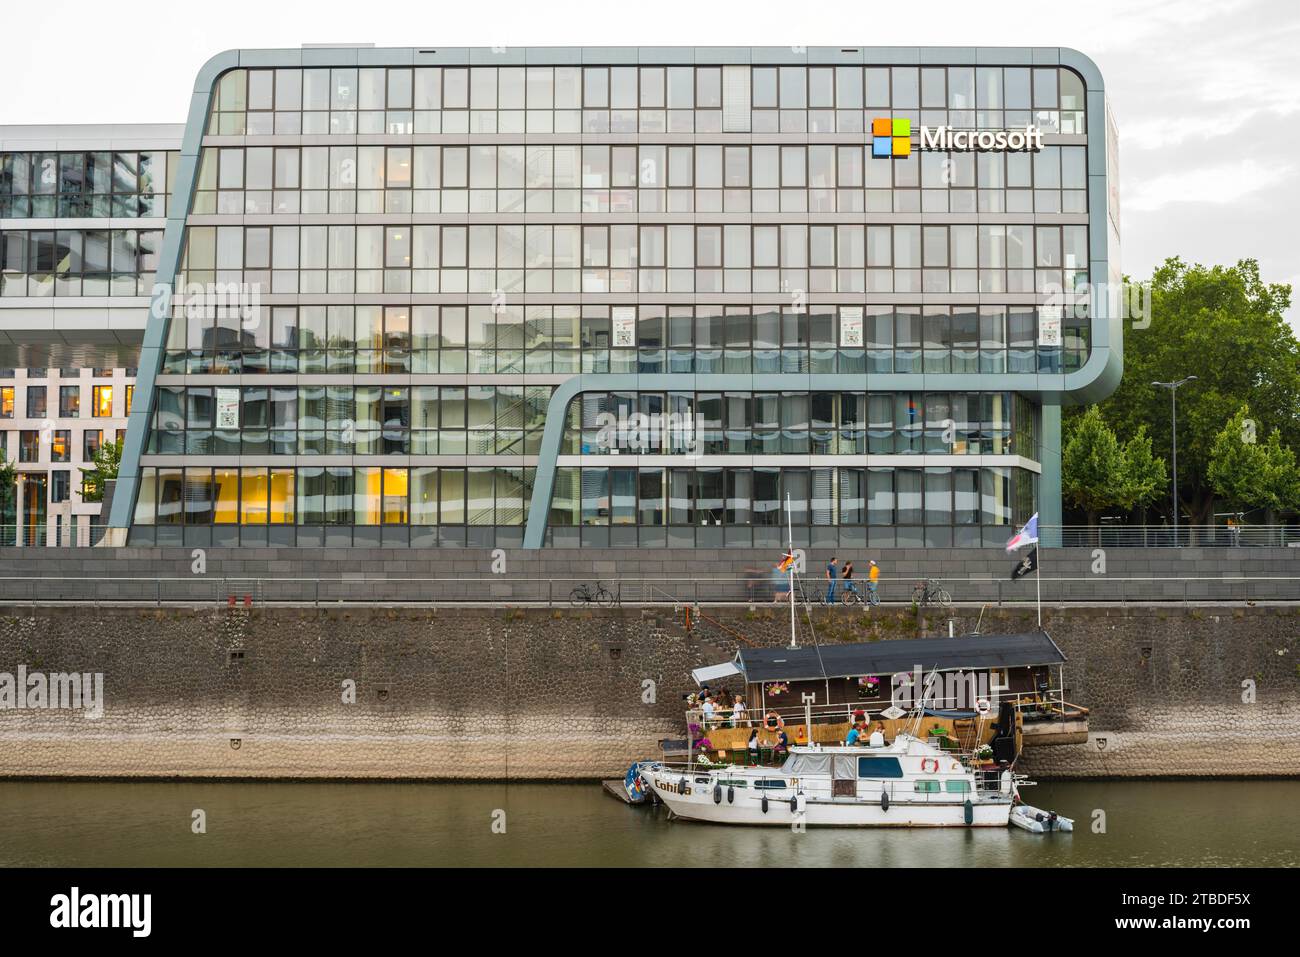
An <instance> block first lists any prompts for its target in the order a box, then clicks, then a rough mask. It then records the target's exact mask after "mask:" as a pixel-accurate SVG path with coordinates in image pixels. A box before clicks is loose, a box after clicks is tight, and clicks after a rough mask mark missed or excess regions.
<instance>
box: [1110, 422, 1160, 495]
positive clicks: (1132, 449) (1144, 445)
mask: <svg viewBox="0 0 1300 957" xmlns="http://www.w3.org/2000/svg"><path fill="white" fill-rule="evenodd" d="M1168 486H1169V472H1168V470H1167V469H1166V468H1165V460H1164V459H1162V458H1158V457H1157V456H1156V454H1155V452H1153V451H1152V449H1151V436H1150V435H1148V434H1147V427H1146V426H1145V425H1139V426H1138V430H1137V434H1136V435H1134V436H1133V438H1131V439H1129V440H1128V441H1127V442H1125V443H1124V487H1123V494H1122V495H1121V496H1120V500H1119V502H1118V504H1119V505H1120V506H1122V507H1123V508H1126V509H1134V508H1141V507H1142V506H1144V505H1150V504H1151V503H1152V502H1154V501H1155V500H1156V499H1158V498H1159V497H1160V496H1161V495H1162V494H1163V493H1164V491H1165V489H1166V488H1168Z"/></svg>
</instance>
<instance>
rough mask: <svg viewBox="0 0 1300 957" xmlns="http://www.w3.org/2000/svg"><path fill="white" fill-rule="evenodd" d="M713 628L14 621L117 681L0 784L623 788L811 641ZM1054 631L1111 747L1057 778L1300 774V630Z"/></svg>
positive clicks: (210, 613)
mask: <svg viewBox="0 0 1300 957" xmlns="http://www.w3.org/2000/svg"><path fill="white" fill-rule="evenodd" d="M709 615H710V617H711V618H712V619H713V621H709V620H703V621H697V625H696V627H695V628H694V629H693V631H692V632H690V633H689V634H688V633H687V632H686V630H685V629H684V627H683V620H682V617H681V616H680V615H678V614H674V612H673V610H672V609H671V608H655V609H649V608H644V609H634V608H620V609H611V610H574V609H545V608H529V609H505V608H439V609H428V608H405V607H404V608H387V609H386V608H373V607H372V608H344V609H328V610H324V609H315V608H259V607H254V608H253V609H251V610H245V609H243V608H242V607H238V608H236V609H233V610H232V609H229V608H226V607H224V606H222V607H205V608H163V609H138V608H109V607H101V608H95V607H93V606H66V607H52V608H49V607H47V608H40V607H37V608H35V609H32V608H30V607H22V606H0V673H10V674H15V673H16V671H17V668H18V666H19V665H24V666H25V667H26V668H27V670H28V672H41V673H47V674H48V673H52V672H73V671H75V672H79V673H94V672H102V673H103V675H104V713H103V716H102V717H101V718H99V719H90V718H87V717H85V716H84V715H83V713H81V712H80V711H71V710H33V709H0V776H38V777H40V776H52V777H61V776H90V777H163V778H167V777H228V778H337V779H354V778H355V779H363V778H386V779H402V778H412V779H417V778H440V779H459V778H465V779H471V778H476V779H511V780H542V779H563V778H593V777H609V776H614V775H621V774H622V772H623V771H624V770H625V769H626V767H627V766H628V764H629V763H631V762H632V761H633V760H636V759H640V758H646V757H652V756H655V755H656V753H657V742H658V741H659V739H660V738H663V737H668V736H678V735H680V734H681V733H682V730H683V729H682V723H683V706H682V696H683V695H684V694H685V693H687V692H688V691H689V690H691V689H692V688H693V683H692V681H691V679H690V675H689V672H690V670H691V669H692V668H695V667H699V666H700V665H705V664H716V663H719V662H721V661H725V660H727V659H728V658H730V657H731V656H732V655H733V654H734V652H735V649H736V647H737V638H736V637H735V635H737V634H739V635H741V636H744V638H745V639H746V640H748V641H751V642H753V643H756V644H761V645H774V644H780V643H784V642H786V641H788V639H789V618H788V615H787V614H786V613H785V611H784V609H781V608H773V607H762V606H758V607H755V608H754V609H752V610H751V609H746V608H744V607H737V608H725V609H716V610H713V611H710V612H709ZM956 615H957V617H955V618H954V621H953V629H954V631H955V632H956V633H958V634H961V633H964V632H968V631H971V630H973V629H974V627H975V625H976V621H977V620H978V621H979V627H980V630H981V631H982V632H983V633H985V634H993V633H998V632H1009V631H1023V630H1026V629H1030V628H1033V627H1034V619H1033V610H1032V609H1017V610H1006V609H1004V610H997V609H990V610H986V611H985V612H984V614H983V617H982V619H977V616H978V615H979V610H978V609H968V610H962V611H959V612H957V613H956ZM715 621H716V622H718V623H720V624H721V625H722V626H725V627H719V625H718V624H715V623H714V622H715ZM1044 625H1045V627H1046V628H1047V629H1048V631H1049V633H1050V634H1051V635H1052V636H1053V638H1054V639H1055V640H1056V642H1057V643H1058V644H1059V645H1060V646H1061V648H1062V650H1063V651H1064V652H1065V654H1066V655H1067V656H1068V658H1069V662H1068V664H1067V665H1066V671H1065V689H1066V695H1067V698H1068V700H1070V701H1072V702H1074V703H1077V704H1081V705H1085V706H1087V707H1089V708H1091V709H1092V714H1091V718H1090V722H1091V723H1090V736H1089V741H1088V743H1087V744H1079V745H1066V746H1055V747H1036V748H1032V749H1028V750H1027V751H1026V755H1025V759H1024V762H1023V763H1024V768H1025V770H1027V771H1029V772H1030V773H1032V774H1034V775H1035V776H1036V777H1042V778H1047V777H1066V776H1086V777H1120V776H1134V775H1138V776H1148V775H1151V776H1177V775H1196V776H1202V775H1204V776H1215V775H1294V774H1297V773H1300V667H1298V666H1300V643H1298V642H1297V637H1300V611H1297V610H1296V609H1293V608H1291V607H1288V606H1278V607H1263V606H1258V607H1223V608H1193V609H1187V610H1184V609H1167V608H1150V607H1148V608H1141V607H1130V608H1123V607H1113V608H1083V607H1070V608H1065V609H1052V608H1049V609H1047V610H1046V617H1045V621H1044ZM947 630H948V622H947V619H945V618H942V617H933V616H932V617H929V618H925V619H921V620H918V619H917V618H916V617H915V616H914V615H913V614H912V613H911V612H910V611H908V610H885V611H881V610H879V609H876V610H873V611H865V612H864V611H858V610H850V609H844V608H836V609H820V610H818V611H816V612H814V613H813V614H812V616H811V632H810V630H809V621H808V619H807V618H804V619H802V620H801V624H800V631H801V641H803V642H805V643H806V642H808V641H810V640H811V639H812V634H813V633H815V635H816V640H817V641H819V642H822V643H828V644H829V643H837V642H841V641H864V640H895V641H897V640H907V639H909V638H913V637H918V636H920V635H935V634H946V633H947ZM970 640H972V641H978V640H980V639H979V638H978V637H972V638H971V639H970ZM2 680H3V679H2V678H0V681H2ZM1244 682H1248V683H1249V685H1248V686H1246V685H1243V683H1244ZM350 691H352V692H354V697H351V700H349V698H350V694H349V692H350ZM1247 691H1250V692H1253V696H1254V697H1253V701H1248V700H1244V699H1245V698H1249V697H1250V695H1249V694H1247V693H1246V692H1247Z"/></svg>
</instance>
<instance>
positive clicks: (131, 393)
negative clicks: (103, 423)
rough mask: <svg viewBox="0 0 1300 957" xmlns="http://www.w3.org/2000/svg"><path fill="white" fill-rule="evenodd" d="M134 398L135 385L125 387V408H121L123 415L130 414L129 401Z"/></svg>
mask: <svg viewBox="0 0 1300 957" xmlns="http://www.w3.org/2000/svg"><path fill="white" fill-rule="evenodd" d="M134 398H135V386H133V385H129V386H127V387H126V408H125V409H123V410H122V414H123V415H130V414H131V401H132V400H133V399H134Z"/></svg>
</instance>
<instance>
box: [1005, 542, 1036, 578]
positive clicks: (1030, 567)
mask: <svg viewBox="0 0 1300 957" xmlns="http://www.w3.org/2000/svg"><path fill="white" fill-rule="evenodd" d="M1036 568H1038V549H1037V548H1031V549H1030V550H1029V554H1028V555H1026V556H1025V557H1024V558H1022V559H1020V561H1018V562H1016V564H1015V565H1014V566H1013V567H1012V569H1011V580H1012V581H1018V580H1019V579H1021V578H1024V577H1025V576H1026V575H1028V574H1029V573H1030V572H1032V571H1034V570H1035V569H1036Z"/></svg>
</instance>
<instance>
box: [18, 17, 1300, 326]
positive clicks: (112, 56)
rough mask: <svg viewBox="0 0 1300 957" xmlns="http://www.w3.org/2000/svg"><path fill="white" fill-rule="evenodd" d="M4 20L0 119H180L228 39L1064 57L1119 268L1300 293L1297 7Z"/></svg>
mask: <svg viewBox="0 0 1300 957" xmlns="http://www.w3.org/2000/svg"><path fill="white" fill-rule="evenodd" d="M128 10H132V11H136V12H132V13H128V12H127V11H128ZM2 20H3V24H4V29H3V35H2V36H0V51H2V55H0V124H13V123H119V122H121V123H125V122H136V123H146V122H152V123H183V122H184V121H185V113H186V109H187V106H188V99H189V91H190V89H191V86H192V83H193V79H194V76H195V74H196V72H197V71H198V69H199V67H200V66H201V65H202V64H203V62H204V61H205V60H207V59H208V58H209V57H210V56H211V55H212V54H214V53H216V52H219V51H221V50H224V49H229V48H232V47H296V46H300V45H301V44H303V43H340V42H358V43H374V44H376V45H378V46H412V45H426V46H431V45H435V44H440V45H443V46H506V47H510V46H558V45H564V46H581V45H593V44H594V45H610V46H635V45H642V46H659V45H664V46H685V45H692V46H727V45H738V46H768V45H787V44H797V45H804V46H837V47H838V46H845V45H872V46H895V45H897V46H917V45H928V46H953V45H963V46H998V45H1007V46H1021V45H1038V46H1070V47H1075V48H1076V49H1079V50H1081V51H1083V52H1084V53H1086V54H1087V55H1089V56H1090V57H1092V59H1093V60H1094V61H1096V63H1097V65H1098V66H1099V67H1100V68H1101V72H1102V75H1103V76H1104V77H1105V80H1106V89H1107V92H1108V94H1109V96H1110V99H1111V107H1112V109H1113V110H1114V113H1115V116H1116V119H1117V122H1118V125H1119V131H1120V171H1121V175H1120V185H1121V207H1122V213H1123V227H1122V230H1123V236H1122V245H1123V255H1122V262H1123V267H1124V271H1125V272H1127V273H1128V274H1130V275H1132V276H1135V277H1142V276H1147V275H1149V274H1150V272H1151V269H1152V267H1153V266H1155V265H1156V264H1157V263H1159V262H1161V261H1162V260H1163V259H1164V258H1165V257H1166V256H1171V255H1179V256H1182V257H1183V258H1184V259H1186V260H1189V261H1194V262H1204V263H1207V264H1208V263H1230V262H1235V261H1236V260H1237V259H1240V258H1244V257H1253V258H1255V259H1258V260H1259V262H1260V265H1261V269H1262V271H1263V275H1264V278H1265V280H1267V281H1272V282H1289V283H1291V284H1292V286H1293V287H1297V288H1300V261H1298V254H1297V250H1298V249H1300V243H1297V240H1296V224H1297V223H1300V189H1297V185H1298V182H1300V177H1298V175H1297V173H1298V170H1297V164H1298V163H1300V136H1297V133H1296V126H1295V122H1296V113H1297V112H1298V111H1300V5H1298V4H1297V3H1296V2H1295V0H1213V2H1205V0H1200V2H1196V3H1193V2H1189V0H1130V2H1114V0H1082V2H1080V0H1075V2H1067V3H1056V4H1053V3H1051V2H1045V0H1037V2H1022V0H1002V2H997V3H987V2H986V3H979V2H972V0H963V2H948V0H924V2H919V3H918V2H906V3H896V4H893V5H892V7H891V5H886V4H882V3H868V2H865V0H853V2H827V0H800V2H798V3H793V4H792V3H790V2H788V0H782V2H769V0H748V2H746V3H732V2H725V3H724V2H712V3H710V2H705V0H687V2H683V0H655V2H653V3H642V2H628V0H621V2H620V0H606V2H602V3H587V4H584V3H570V2H556V0H543V2H506V0H473V2H470V3H456V2H446V0H443V2H432V3H429V2H426V3H418V4H417V3H411V4H406V3H400V2H397V0H388V2H386V3H380V4H378V5H374V4H367V3H363V2H358V0H344V2H337V0H313V2H310V3H296V2H281V0H270V2H268V0H220V2H218V3H194V4H190V3H172V4H165V5H162V6H156V7H149V6H145V7H141V8H138V11H137V10H136V8H133V7H123V8H117V7H114V6H113V5H112V4H108V5H105V3H104V2H103V0H62V2H60V3H58V4H56V5H41V4H36V3H18V2H6V3H5V9H4V13H3V16H2ZM1289 318H1290V319H1291V321H1292V322H1293V324H1294V323H1297V322H1300V308H1297V307H1296V306H1293V307H1292V309H1291V313H1290V316H1289Z"/></svg>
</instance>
